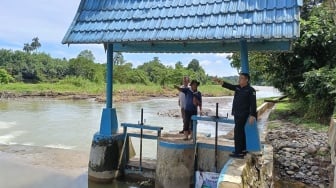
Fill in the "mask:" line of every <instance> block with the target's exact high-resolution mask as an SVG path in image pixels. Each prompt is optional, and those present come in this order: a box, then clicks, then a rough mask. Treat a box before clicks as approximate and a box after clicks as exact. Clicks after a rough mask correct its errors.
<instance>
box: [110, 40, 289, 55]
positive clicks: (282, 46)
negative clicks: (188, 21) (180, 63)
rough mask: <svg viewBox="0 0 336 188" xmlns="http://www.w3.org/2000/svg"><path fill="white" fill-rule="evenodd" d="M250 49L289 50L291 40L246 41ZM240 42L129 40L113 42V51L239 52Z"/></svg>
mask: <svg viewBox="0 0 336 188" xmlns="http://www.w3.org/2000/svg"><path fill="white" fill-rule="evenodd" d="M246 45H247V48H248V49H249V50H250V51H290V50H291V41H256V42H246ZM240 49H241V45H240V43H237V42H230V41H226V42H225V41H215V42H214V41H204V42H187V41H186V42H183V41H181V42H174V43H173V42H164V41H162V42H155V43H150V42H145V43H143V42H142V43H140V42H138V43H137V42H129V43H113V50H114V51H115V52H128V53H224V52H239V51H240Z"/></svg>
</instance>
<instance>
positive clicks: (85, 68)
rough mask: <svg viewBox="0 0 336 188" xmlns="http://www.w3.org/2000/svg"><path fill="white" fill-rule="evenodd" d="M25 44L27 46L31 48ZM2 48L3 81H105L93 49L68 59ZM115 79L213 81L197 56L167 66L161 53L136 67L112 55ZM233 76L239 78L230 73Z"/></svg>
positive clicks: (160, 82) (162, 82) (157, 82)
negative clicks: (72, 78)
mask: <svg viewBox="0 0 336 188" xmlns="http://www.w3.org/2000/svg"><path fill="white" fill-rule="evenodd" d="M26 45H27V44H25V47H24V49H26V48H28V49H29V47H27V46H26ZM31 52H32V51H27V50H25V52H24V51H12V50H6V49H0V68H1V69H0V83H8V82H12V81H14V82H25V83H27V82H28V83H39V82H58V81H60V80H62V79H65V78H67V77H81V78H83V79H87V80H89V81H92V82H95V83H104V82H105V75H106V64H98V63H94V56H93V54H92V52H91V51H89V50H84V51H82V52H81V53H80V54H79V55H78V56H77V57H76V58H73V59H70V60H66V59H57V58H52V57H51V56H50V55H48V54H45V53H43V52H42V53H38V52H33V53H31ZM113 57H114V58H113V63H114V66H113V81H114V83H121V84H135V83H140V84H145V85H151V84H154V85H161V86H165V85H167V84H179V83H180V82H181V78H182V77H183V76H184V75H188V76H190V78H191V79H197V80H199V81H200V82H201V83H202V84H206V83H213V81H216V78H213V77H210V76H208V75H207V74H206V73H205V71H204V69H203V68H202V67H201V66H200V63H199V61H198V60H197V59H193V60H192V61H191V62H190V63H189V64H188V65H187V66H186V67H184V66H183V65H182V63H181V62H176V64H175V67H172V66H165V65H164V64H163V63H162V62H161V61H160V60H159V58H158V57H154V58H153V60H151V61H149V62H145V63H144V64H142V65H139V66H138V67H136V68H134V67H133V65H132V63H130V62H126V61H125V60H124V58H123V55H122V54H121V53H115V54H114V56H113ZM230 79H236V78H235V77H231V78H230Z"/></svg>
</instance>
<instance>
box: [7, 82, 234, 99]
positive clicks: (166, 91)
mask: <svg viewBox="0 0 336 188" xmlns="http://www.w3.org/2000/svg"><path fill="white" fill-rule="evenodd" d="M4 91H6V92H13V93H17V94H32V93H40V92H55V93H74V94H90V95H104V94H105V92H106V84H104V83H94V82H90V81H87V80H84V79H81V78H66V79H64V80H61V81H59V82H56V83H37V84H28V83H19V82H18V83H9V84H3V85H1V87H0V92H4ZM199 91H201V92H202V95H203V96H213V97H218V96H227V95H232V94H233V92H231V91H229V90H227V89H224V88H222V87H221V86H219V85H203V86H200V87H199ZM113 93H114V95H118V94H120V95H124V94H127V93H129V94H131V95H136V96H161V95H162V96H176V95H177V93H178V92H177V90H176V89H174V88H173V85H168V86H165V87H162V86H160V85H142V84H113Z"/></svg>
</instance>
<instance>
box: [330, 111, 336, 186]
mask: <svg viewBox="0 0 336 188" xmlns="http://www.w3.org/2000/svg"><path fill="white" fill-rule="evenodd" d="M328 138H329V146H330V153H331V163H332V165H333V166H334V178H333V179H334V181H333V182H331V183H330V185H333V187H336V168H335V165H336V119H334V118H331V121H330V126H329V131H328Z"/></svg>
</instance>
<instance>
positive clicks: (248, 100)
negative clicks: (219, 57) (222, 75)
mask: <svg viewBox="0 0 336 188" xmlns="http://www.w3.org/2000/svg"><path fill="white" fill-rule="evenodd" d="M249 81H250V75H249V74H248V73H240V74H239V80H238V85H232V84H229V83H227V82H223V84H222V87H224V88H227V89H229V90H232V91H234V92H235V93H234V98H233V104H232V115H233V116H234V122H235V127H234V146H235V150H234V151H233V152H232V154H230V156H231V157H235V158H244V155H246V153H247V151H246V137H245V124H246V122H247V120H248V121H249V123H250V124H253V123H254V121H255V120H256V119H257V103H256V91H255V89H254V88H253V87H251V86H250V84H249Z"/></svg>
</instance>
